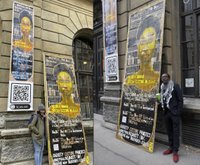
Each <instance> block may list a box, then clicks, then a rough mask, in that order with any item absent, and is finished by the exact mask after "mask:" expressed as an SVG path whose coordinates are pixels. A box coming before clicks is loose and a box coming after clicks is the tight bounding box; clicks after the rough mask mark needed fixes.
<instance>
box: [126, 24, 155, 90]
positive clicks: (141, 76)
mask: <svg viewBox="0 0 200 165" xmlns="http://www.w3.org/2000/svg"><path fill="white" fill-rule="evenodd" d="M156 35H157V34H156V30H155V28H154V27H151V26H150V27H147V28H145V29H144V31H143V32H142V34H141V35H140V38H139V44H138V57H139V59H140V69H139V71H138V72H136V73H134V74H132V75H129V76H127V78H126V80H125V85H127V86H135V87H136V88H138V89H140V90H143V91H146V92H150V91H151V90H152V89H153V88H155V87H156V86H157V84H158V80H159V73H158V72H156V71H154V69H153V67H152V64H151V58H152V55H153V53H154V50H155V48H156Z"/></svg>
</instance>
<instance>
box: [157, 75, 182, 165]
mask: <svg viewBox="0 0 200 165" xmlns="http://www.w3.org/2000/svg"><path fill="white" fill-rule="evenodd" d="M161 79H162V84H161V104H162V108H163V109H164V118H165V124H166V128H167V133H168V142H169V149H167V150H166V151H164V152H163V154H164V155H168V154H171V153H173V161H174V162H175V163H177V162H178V161H179V155H178V150H179V145H180V139H179V136H180V120H181V112H182V109H183V96H182V91H181V89H180V87H179V85H178V84H176V83H174V82H173V81H172V80H170V75H169V74H168V73H164V74H163V75H162V77H161Z"/></svg>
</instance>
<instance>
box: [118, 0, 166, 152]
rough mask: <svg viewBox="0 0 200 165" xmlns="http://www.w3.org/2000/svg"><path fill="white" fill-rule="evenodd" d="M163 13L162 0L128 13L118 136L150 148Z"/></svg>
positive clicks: (153, 132)
mask: <svg viewBox="0 0 200 165" xmlns="http://www.w3.org/2000/svg"><path fill="white" fill-rule="evenodd" d="M164 13H165V1H164V0H156V1H152V2H150V3H148V4H145V5H144V6H142V7H140V8H138V9H137V10H134V11H133V12H131V13H130V15H129V26H128V37H127V40H128V41H127V44H128V45H127V53H126V67H125V69H126V70H125V79H124V84H123V91H122V99H121V105H120V113H119V120H118V129H117V138H119V139H121V140H123V141H125V142H128V143H131V144H135V145H137V146H140V147H141V148H144V149H145V150H147V151H149V152H153V148H154V138H155V127H156V116H157V106H156V93H158V91H159V80H160V71H161V57H162V46H163V45H162V43H163V31H164V30H163V28H164Z"/></svg>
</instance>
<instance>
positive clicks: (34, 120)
mask: <svg viewBox="0 0 200 165" xmlns="http://www.w3.org/2000/svg"><path fill="white" fill-rule="evenodd" d="M37 120H38V115H37V114H36V115H34V117H33V120H32V122H31V123H30V124H29V125H28V128H29V130H30V131H32V132H33V133H34V134H36V135H39V130H38V129H37V127H36V123H37Z"/></svg>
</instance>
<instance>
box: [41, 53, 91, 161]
mask: <svg viewBox="0 0 200 165" xmlns="http://www.w3.org/2000/svg"><path fill="white" fill-rule="evenodd" d="M44 72H45V74H44V84H45V101H46V104H45V105H46V108H47V109H48V112H47V132H48V156H49V164H50V165H57V164H59V165H67V164H70V165H86V164H87V163H88V164H89V157H88V152H87V145H86V139H85V133H84V129H83V126H82V118H81V114H80V103H79V98H78V94H77V87H76V78H75V74H74V62H73V59H72V57H66V56H65V57H62V56H59V57H58V56H52V55H47V54H45V55H44Z"/></svg>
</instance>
